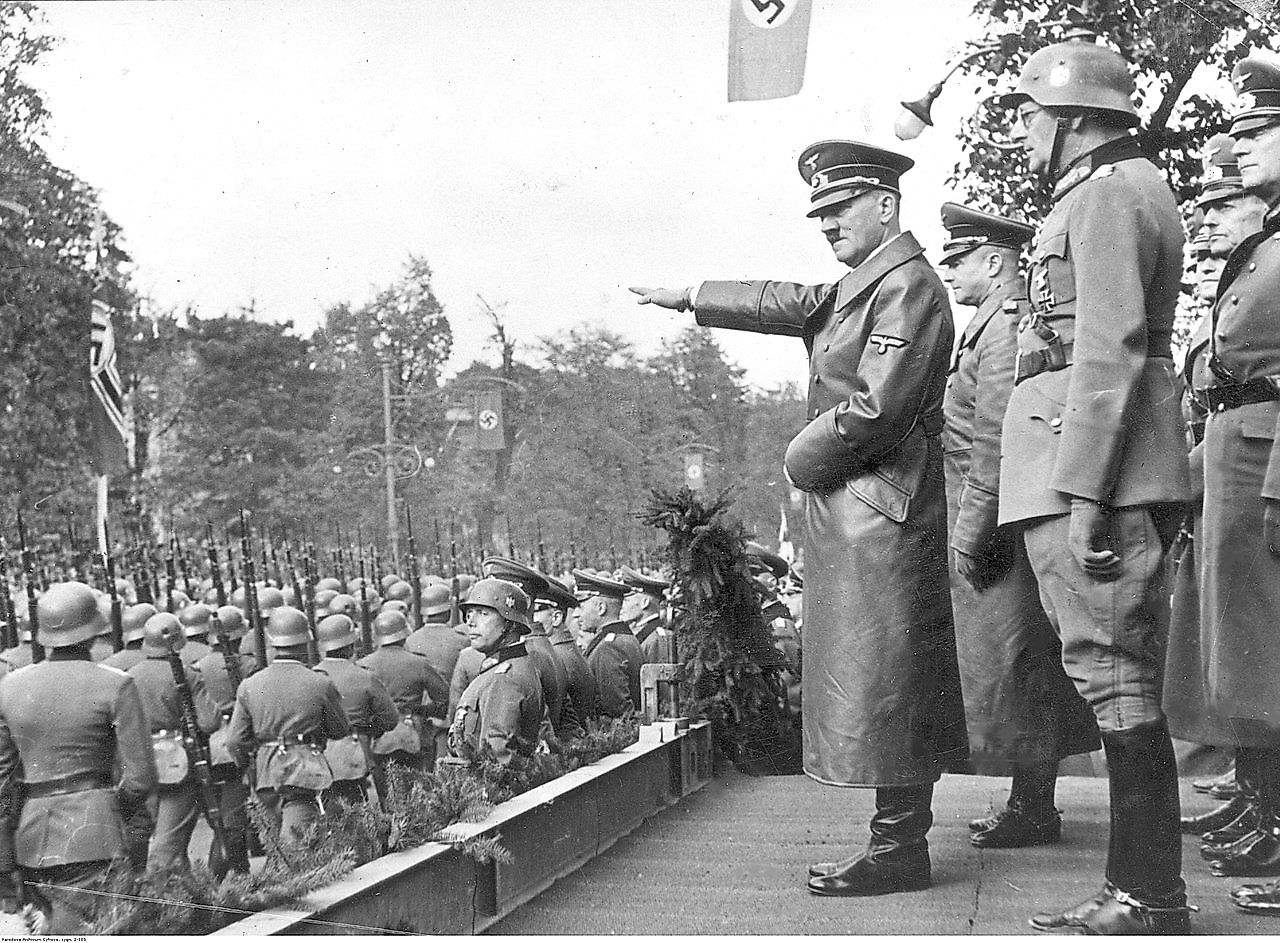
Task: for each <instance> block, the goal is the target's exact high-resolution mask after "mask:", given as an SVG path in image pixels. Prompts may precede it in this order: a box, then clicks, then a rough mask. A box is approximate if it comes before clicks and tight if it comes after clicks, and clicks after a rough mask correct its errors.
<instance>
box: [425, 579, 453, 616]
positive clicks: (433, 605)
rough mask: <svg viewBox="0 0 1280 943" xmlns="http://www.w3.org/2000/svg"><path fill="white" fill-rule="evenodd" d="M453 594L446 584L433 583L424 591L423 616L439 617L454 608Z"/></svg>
mask: <svg viewBox="0 0 1280 943" xmlns="http://www.w3.org/2000/svg"><path fill="white" fill-rule="evenodd" d="M452 596H453V593H452V592H451V591H450V590H449V587H448V586H447V585H445V584H444V583H432V584H431V585H430V586H428V587H427V588H426V589H424V590H423V591H422V614H423V615H424V616H438V615H439V614H440V613H442V612H448V611H449V610H450V609H451V608H452V607H453V601H452Z"/></svg>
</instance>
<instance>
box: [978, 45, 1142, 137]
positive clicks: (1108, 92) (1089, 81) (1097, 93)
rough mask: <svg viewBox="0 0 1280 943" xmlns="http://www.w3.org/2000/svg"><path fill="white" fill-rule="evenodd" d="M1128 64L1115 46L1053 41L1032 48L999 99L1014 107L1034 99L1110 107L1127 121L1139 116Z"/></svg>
mask: <svg viewBox="0 0 1280 943" xmlns="http://www.w3.org/2000/svg"><path fill="white" fill-rule="evenodd" d="M1133 93H1134V84H1133V76H1132V75H1130V73H1129V65H1128V63H1126V62H1125V60H1124V57H1123V56H1122V55H1120V53H1118V52H1116V51H1115V50H1114V49H1109V48H1108V47H1106V46H1100V45H1098V44H1096V43H1092V42H1086V41H1083V40H1071V41H1068V42H1064V43H1054V44H1053V45H1052V46H1045V47H1044V48H1043V49H1040V50H1037V51H1036V52H1034V53H1032V55H1031V57H1030V58H1029V59H1027V62H1026V65H1024V66H1023V67H1022V72H1021V73H1020V74H1019V75H1018V84H1017V85H1016V86H1015V87H1014V90H1013V91H1012V92H1010V93H1008V94H1007V95H1003V96H1001V99H1000V103H1001V104H1002V105H1004V106H1005V107H1006V108H1014V107H1016V106H1017V105H1019V104H1020V103H1021V102H1023V101H1026V100H1027V99H1030V100H1031V101H1033V102H1035V103H1036V104H1037V105H1040V106H1042V107H1045V108H1079V109H1083V110H1085V111H1106V112H1110V113H1112V114H1114V115H1117V116H1119V117H1120V118H1121V120H1122V121H1123V123H1124V124H1126V125H1127V126H1129V127H1137V126H1138V124H1139V123H1140V122H1141V119H1140V118H1139V117H1138V112H1137V110H1136V109H1135V108H1134V107H1133Z"/></svg>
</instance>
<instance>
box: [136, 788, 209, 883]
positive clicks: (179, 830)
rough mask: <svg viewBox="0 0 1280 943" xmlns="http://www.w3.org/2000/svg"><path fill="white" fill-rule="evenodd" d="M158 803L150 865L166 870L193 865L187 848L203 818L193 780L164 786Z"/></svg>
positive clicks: (156, 799) (160, 790)
mask: <svg viewBox="0 0 1280 943" xmlns="http://www.w3.org/2000/svg"><path fill="white" fill-rule="evenodd" d="M152 802H154V803H155V805H154V810H155V820H156V828H155V832H154V833H153V834H152V836H151V849H150V852H149V853H148V855H147V860H148V862H149V863H150V864H152V865H155V866H158V867H160V868H163V869H164V870H166V871H169V870H174V869H179V870H183V869H186V868H188V867H190V864H191V863H190V862H189V861H188V860H187V848H188V846H189V845H190V844H191V833H192V832H193V831H195V827H196V819H197V818H198V817H199V793H198V791H197V789H196V785H195V783H194V782H192V781H191V780H189V779H188V780H187V781H186V782H181V783H174V784H173V785H162V786H160V788H159V789H158V790H157V792H156V795H155V797H154V798H153V799H152Z"/></svg>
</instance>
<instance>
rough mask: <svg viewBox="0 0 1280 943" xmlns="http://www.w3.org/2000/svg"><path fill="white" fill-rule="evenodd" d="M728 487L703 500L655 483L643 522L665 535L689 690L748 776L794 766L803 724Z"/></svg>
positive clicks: (676, 626) (698, 710)
mask: <svg viewBox="0 0 1280 943" xmlns="http://www.w3.org/2000/svg"><path fill="white" fill-rule="evenodd" d="M731 504H732V500H731V499H730V498H729V491H728V489H725V490H724V491H721V492H720V493H719V494H718V495H716V496H715V497H714V498H712V499H710V500H709V501H707V502H705V503H704V501H703V500H702V498H700V497H699V496H698V495H697V494H695V493H694V492H693V491H691V490H690V489H689V488H682V489H680V490H679V491H677V492H675V493H671V492H667V491H662V490H657V489H655V490H654V491H653V494H652V498H651V500H650V502H649V506H648V507H647V508H646V509H645V510H644V511H643V512H642V513H641V514H640V519H641V520H642V521H643V522H644V523H646V524H648V525H650V526H651V527H657V528H660V529H662V530H665V531H666V532H667V534H668V544H667V550H666V557H667V562H668V565H669V566H670V568H671V573H672V579H673V581H674V584H675V591H674V601H675V622H674V629H675V634H676V640H677V643H678V645H679V652H680V658H681V660H682V661H683V663H684V667H685V675H686V679H687V681H688V683H689V686H690V689H691V691H692V692H693V698H694V700H693V713H694V714H695V716H703V717H706V718H707V719H708V720H710V721H711V724H712V727H713V730H714V732H715V735H716V743H717V745H718V746H719V748H720V751H721V752H722V753H723V754H724V755H725V756H726V757H728V758H729V759H730V760H731V761H732V762H733V763H734V765H736V766H737V767H738V768H739V769H741V770H743V771H745V772H749V773H795V772H799V771H800V754H801V745H800V722H799V717H798V716H794V715H792V714H791V712H790V710H789V708H788V706H787V702H786V690H785V687H784V685H783V682H782V680H781V678H780V675H779V668H781V667H782V666H783V665H785V659H784V658H783V657H782V656H781V654H780V653H779V652H778V651H777V650H776V649H775V648H774V645H773V637H772V633H771V632H770V630H769V627H768V625H766V623H765V620H764V617H763V616H762V615H761V612H760V599H759V597H758V596H757V594H756V590H755V583H754V581H753V580H752V578H751V571H750V568H749V566H748V563H747V555H746V544H747V540H748V534H747V532H746V530H745V528H743V526H742V524H741V523H739V522H738V521H736V520H734V519H732V518H729V517H728V516H727V511H728V509H729V507H730V505H731Z"/></svg>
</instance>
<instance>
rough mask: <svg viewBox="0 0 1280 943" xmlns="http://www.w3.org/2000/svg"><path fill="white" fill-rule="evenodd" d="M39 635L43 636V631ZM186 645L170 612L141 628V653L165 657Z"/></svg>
mask: <svg viewBox="0 0 1280 943" xmlns="http://www.w3.org/2000/svg"><path fill="white" fill-rule="evenodd" d="M40 634H41V635H43V634H44V631H43V629H42V630H41V633H40ZM186 644H187V637H186V636H185V635H184V634H183V632H182V623H181V622H180V621H178V617H177V616H175V615H174V614H173V613H172V612H157V613H156V614H155V615H154V616H152V617H151V618H150V619H148V620H147V624H146V625H145V626H143V628H142V650H143V651H146V652H156V653H158V654H162V655H167V654H168V653H169V652H170V651H171V650H172V651H175V652H177V651H181V650H182V646H184V645H186Z"/></svg>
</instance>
